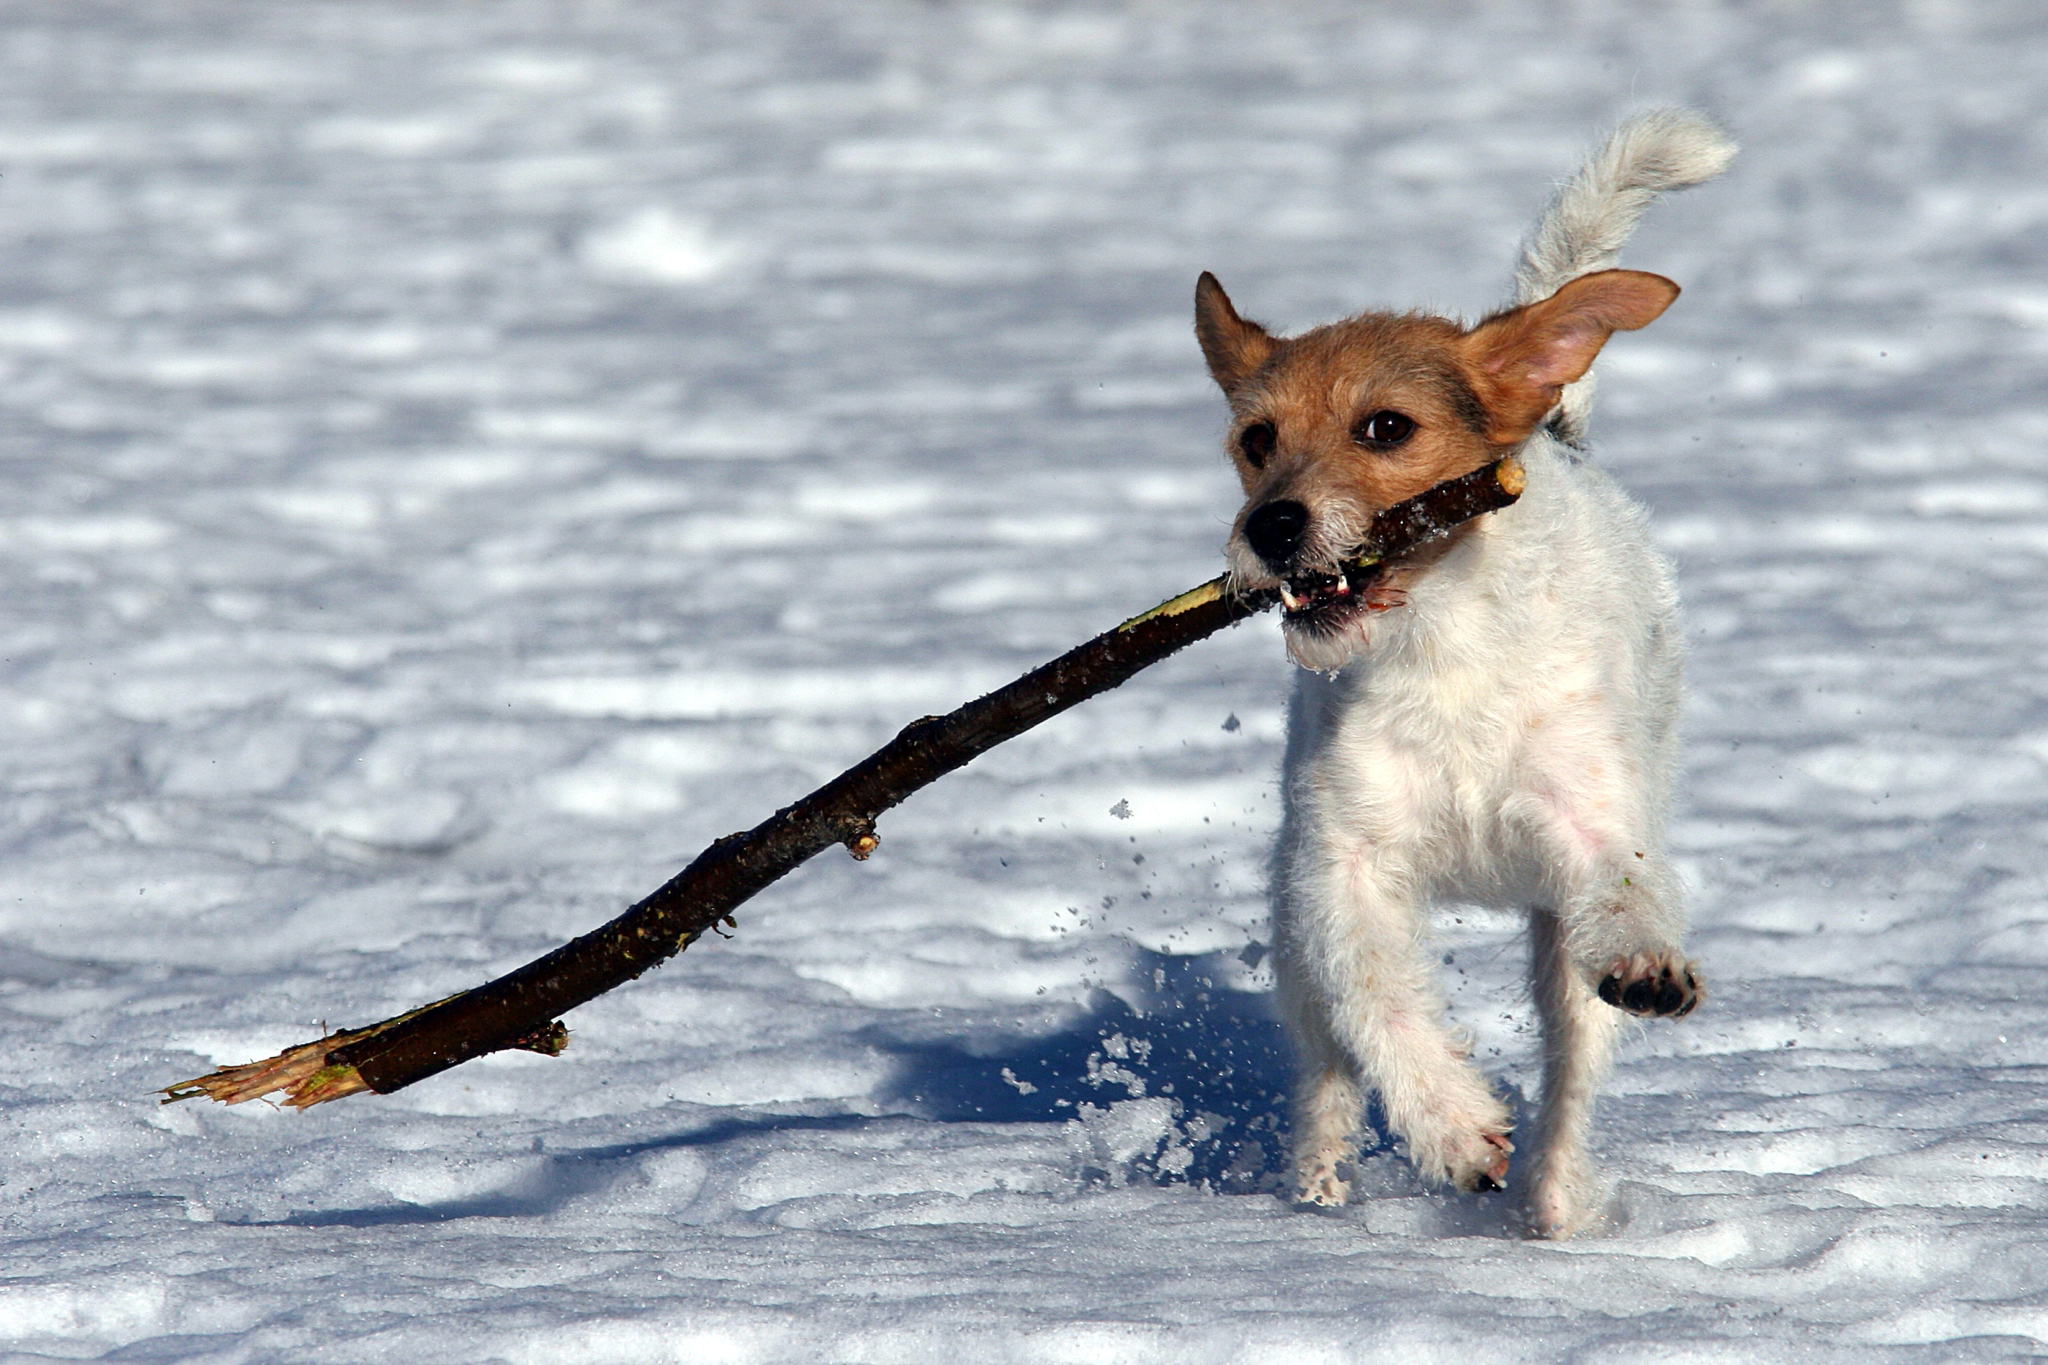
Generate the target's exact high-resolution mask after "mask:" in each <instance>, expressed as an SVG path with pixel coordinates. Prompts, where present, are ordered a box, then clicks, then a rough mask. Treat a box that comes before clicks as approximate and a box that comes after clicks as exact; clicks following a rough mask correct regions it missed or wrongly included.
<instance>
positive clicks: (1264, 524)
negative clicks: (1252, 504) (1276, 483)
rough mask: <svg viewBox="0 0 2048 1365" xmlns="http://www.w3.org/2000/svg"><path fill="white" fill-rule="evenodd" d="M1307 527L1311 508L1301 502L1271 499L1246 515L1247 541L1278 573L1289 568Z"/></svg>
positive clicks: (1245, 536)
mask: <svg viewBox="0 0 2048 1365" xmlns="http://www.w3.org/2000/svg"><path fill="white" fill-rule="evenodd" d="M1307 530H1308V509H1307V508H1306V507H1303V506H1302V505H1301V504H1300V503H1298V502H1269V503H1267V504H1266V505H1265V506H1264V507H1261V508H1259V509H1257V510H1256V511H1254V512H1253V513H1252V514H1251V515H1250V516H1248V517H1246V518H1245V519H1244V538H1245V541H1246V543H1248V544H1249V545H1250V546H1251V547H1252V553H1253V554H1256V555H1257V556H1258V557H1259V558H1260V559H1263V560H1265V561H1266V566H1267V567H1268V568H1270V569H1271V570H1272V571H1273V572H1274V573H1285V572H1287V566H1288V564H1289V563H1290V562H1291V561H1292V560H1293V558H1294V552H1295V551H1296V550H1298V549H1300V548H1301V537H1302V535H1303V534H1304V533H1305V532H1306V531H1307Z"/></svg>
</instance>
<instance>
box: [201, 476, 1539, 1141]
mask: <svg viewBox="0 0 2048 1365" xmlns="http://www.w3.org/2000/svg"><path fill="white" fill-rule="evenodd" d="M1521 492H1522V467H1521V464H1520V463H1519V462H1518V461H1517V460H1515V459H1514V458H1513V457H1512V456H1510V457H1508V458H1507V459H1504V460H1501V461H1499V462H1497V463H1494V464H1490V465H1486V466H1484V467H1482V468H1480V469H1477V470H1474V471H1473V472H1472V473H1470V474H1467V475H1465V476H1464V477H1462V478H1457V479H1452V480H1450V481H1448V482H1446V483H1441V484H1438V485H1437V486H1436V487H1434V488H1432V489H1429V490H1428V491H1427V492H1424V493H1421V494H1418V495H1417V496H1415V497H1413V498H1410V499H1409V500H1408V501H1406V502H1403V503H1400V504H1397V505H1396V506H1394V507H1390V508H1388V509H1387V510H1386V511H1384V512H1382V513H1380V514H1379V515H1378V516H1376V517H1375V518H1373V523H1372V530H1371V532H1370V535H1369V538H1368V540H1367V543H1366V547H1365V549H1364V550H1363V551H1362V552H1361V553H1360V555H1359V556H1358V557H1357V558H1356V559H1354V560H1353V561H1352V562H1351V563H1350V564H1349V565H1347V566H1346V570H1347V572H1346V576H1347V577H1348V578H1351V579H1352V580H1353V582H1354V584H1357V583H1362V582H1363V581H1364V580H1365V579H1366V578H1368V577H1370V576H1371V575H1372V574H1373V573H1375V572H1377V571H1378V568H1379V567H1380V566H1381V565H1382V564H1384V563H1385V562H1387V561H1389V560H1394V559H1398V558H1400V557H1401V556H1403V555H1405V554H1408V553H1409V552H1411V551H1413V550H1414V549H1416V548H1417V547H1418V546H1420V545H1422V544H1424V543H1425V542H1427V541H1430V540H1434V539H1436V538H1437V537H1438V536H1441V535H1443V534H1445V533H1446V532H1448V531H1450V530H1452V529H1453V528H1455V527H1457V526H1459V525H1461V524H1463V523H1464V522H1466V521H1469V520H1471V519H1472V518H1473V517H1476V516H1478V515H1480V514H1481V513H1483V512H1490V511H1494V510H1497V509H1499V508H1502V507H1505V506H1507V505H1508V504H1510V503H1512V502H1513V501H1514V500H1515V499H1516V498H1517V497H1519V496H1520V495H1521ZM1277 600H1278V595H1277V593H1276V592H1274V591H1272V590H1267V591H1264V592H1257V593H1233V592H1231V591H1230V590H1229V587H1228V584H1227V582H1226V580H1225V579H1222V578H1216V579H1212V580H1210V581H1209V582H1207V583H1204V584H1203V585H1202V586H1201V587H1199V588H1195V589H1194V590H1192V591H1190V592H1184V593H1182V594H1181V595H1180V596H1178V597H1176V598H1173V599H1172V600H1171V601H1168V602H1163V603H1161V604H1160V605H1159V606H1156V607H1154V608H1153V609H1152V610H1150V611H1148V612H1146V613H1144V614H1143V615H1142V616H1135V617H1132V618H1131V619H1130V620H1128V621H1126V622H1124V623H1123V624H1122V625H1120V626H1117V627H1116V628H1115V629H1113V630H1110V631H1106V632H1104V633H1103V634H1101V635H1098V636H1096V637H1095V638H1094V639H1092V640H1090V641H1088V643H1086V644H1084V645H1081V646H1079V647H1078V648H1075V649H1072V650H1069V651H1068V652H1067V653H1065V654H1062V655H1061V656H1060V657H1059V658H1057V659H1054V660H1053V661H1052V662H1051V663H1048V664H1045V665H1044V666H1042V667H1040V668H1037V669H1034V670H1032V671H1031V672H1029V673H1027V674H1025V675H1024V676H1023V677H1021V678H1019V679H1017V680H1016V681H1015V682H1013V683H1010V684H1009V685H1008V686H1006V687H1002V688H998V689H997V690H996V691H994V692H991V693H989V694H988V695H987V696H985V697H981V698H978V699H976V700H974V701H971V702H968V703H967V704H966V705H965V706H962V707H961V708H960V709H959V710H957V711H954V712H953V713H952V714H950V715H946V716H927V717H925V718H924V719H922V720H918V721H914V722H912V723H911V724H910V725H908V726H906V727H905V728H904V730H903V731H902V733H900V734H898V735H897V736H896V738H894V739H893V740H891V741H889V743H887V744H885V745H883V746H882V748H880V749H879V750H877V751H876V752H875V753H874V754H872V755H870V756H869V757H868V758H867V759H865V760H863V761H862V762H860V763H858V764H856V765H855V766H853V767H852V768H849V769H848V770H847V771H845V772H844V773H841V774H840V775H839V776H838V777H835V778H833V779H832V780H831V781H830V782H828V783H826V784H825V785H824V786H822V787H820V788H819V789H818V790H816V791H814V792H812V793H811V794H810V795H809V796H806V797H804V798H803V799H802V800H800V801H798V802H796V803H795V804H793V805H789V806H785V807H783V808H782V809H781V810H779V811H777V812H775V814H774V815H772V816H770V817H768V819H766V820H764V821H762V822H761V823H760V824H759V825H756V826H755V827H754V828H753V829H751V830H748V831H747V832H745V833H744V834H732V835H727V836H726V837H725V838H723V839H720V840H718V841H717V842H715V843H713V844H712V845H711V846H710V847H709V848H707V849H705V850H704V852H703V853H701V854H699V855H698V856H697V859H696V861H694V862H692V863H691V864H690V865H689V866H688V867H686V868H684V869H683V871H682V872H680V873H678V874H677V875H676V876H675V877H673V878H672V879H670V880H669V882H668V883H667V884H666V885H664V886H662V887H661V888H660V889H659V890H657V891H656V892H654V894H653V895H651V896H648V897H647V898H646V899H645V900H643V901H641V902H640V903H639V904H637V905H635V906H633V907H632V908H631V909H629V910H627V911H626V912H625V913H624V914H622V915H620V916H619V917H618V918H616V919H614V920H612V921H611V922H610V923H608V924H604V925H602V926H600V927H599V928H597V929H594V930H592V931H591V932H590V933H587V934H585V935H583V936H582V937H581V938H578V939H574V940H572V941H570V942H568V943H565V944H563V945H562V946H561V947H559V948H557V949H555V950H554V951H553V952H551V953H549V954H547V955H546V956H545V957H541V958H538V959H536V960H534V961H533V962H529V963H528V964H527V965H525V966H524V967H521V968H519V969H518V970H516V971H514V972H511V973H508V974H507V975H505V976H501V977H499V978H497V979H496V980H495V981H491V982H488V983H486V984H484V985H482V986H478V987H476V988H475V989H473V990H468V991H464V992H462V993H461V994H459V995H454V996H450V997H449V998H448V999H446V1000H442V1001H438V1002H436V1003H434V1004H431V1005H427V1006H424V1007H422V1008H419V1009H415V1010H411V1011H408V1012H407V1013H405V1014H401V1015H398V1016H397V1017H395V1018H392V1019H387V1020H385V1021H383V1022H382V1023H379V1024H372V1025H370V1026H369V1027H367V1028H359V1029H344V1030H340V1031H338V1032H335V1033H331V1034H329V1035H327V1036H326V1037H324V1038H320V1039H317V1040H315V1041H313V1042H309V1043H301V1044H299V1045H298V1046H296V1047H293V1048H288V1049H286V1050H285V1051H284V1052H282V1053H280V1054H278V1055H277V1056H275V1057H270V1058H266V1059H264V1060H263V1061H260V1062H250V1063H248V1064H246V1065H243V1066H234V1067H223V1068H221V1069H220V1070H218V1071H215V1072H213V1073H212V1074H211V1075H207V1076H201V1077H199V1078H197V1079H195V1080H190V1081H181V1082H179V1083H178V1084H176V1085H172V1086H167V1087H165V1088H164V1090H163V1091H162V1093H163V1094H164V1095H165V1096H166V1099H165V1101H164V1102H165V1103H167V1104H168V1103H170V1102H171V1101H173V1100H183V1099H194V1098H197V1097H199V1096H201V1095H206V1096H211V1097H212V1098H214V1099H217V1100H221V1101H224V1102H225V1103H228V1104H239V1103H241V1102H242V1101H244V1100H250V1099H255V1098H257V1097H258V1096H260V1095H266V1094H270V1093H272V1092H276V1091H282V1092H283V1093H284V1096H285V1099H284V1102H285V1103H286V1104H288V1105H292V1106H294V1107H296V1108H304V1107H306V1106H308V1105H313V1104H319V1103H322V1102H323V1101H326V1100H335V1099H340V1098H342V1097H344V1096H346V1095H353V1094H358V1093H360V1092H362V1091H364V1090H372V1091H375V1092H377V1093H378V1094H390V1093H391V1092H392V1091H394V1090H399V1089H402V1088H404V1087H405V1086H408V1085H411V1084H412V1083H413V1082H415V1081H420V1080H424V1079H426V1078H427V1077H429V1076H432V1075H436V1074H438V1073H439V1072H442V1071H446V1070H447V1069H448V1068H449V1067H452V1066H457V1065H460V1064H461V1063H463V1062H466V1061H468V1060H470V1059H471V1058H473V1057H479V1056H482V1055H483V1054H485V1053H487V1052H498V1051H502V1050H504V1049H507V1048H521V1049H525V1050H527V1051H533V1052H542V1053H546V1054H548V1055H550V1056H553V1055H555V1054H557V1053H559V1052H560V1051H561V1050H562V1048H563V1047H564V1046H566V1045H567V1042H568V1031H567V1030H566V1029H565V1028H564V1027H563V1026H562V1023H561V1021H560V1020H559V1019H557V1018H556V1016H557V1015H560V1014H563V1013H566V1012H567V1011H569V1010H571V1009H574V1008H575V1007H576V1006H578V1005H581V1004H584V1003H585V1002H587V1001H590V1000H592V999H595V998H596V997H597V996H600V995H603V994H604V993H605V992H606V991H609V990H612V989H613V988H615V987H618V986H622V985H624V984H625V983H626V982H628V981H631V980H633V979H634V978H635V977H637V976H639V975H640V974H641V973H643V972H645V971H647V970H648V969H649V968H651V967H654V966H657V965H659V964H660V963H662V962H665V961H667V960H668V959H669V958H671V957H673V956H675V955H676V954H677V953H679V952H681V951H682V950H683V949H685V948H687V947H689V946H690V945H691V944H692V943H694V942H696V940H697V939H698V938H700V937H702V936H703V935H704V933H705V932H706V931H708V930H709V929H711V927H712V926H713V925H716V924H718V923H719V922H720V921H721V920H726V919H727V918H728V917H729V916H730V915H731V914H732V911H733V910H734V909H735V908H736V907H737V906H739V905H740V904H741V903H742V902H743V901H745V900H747V899H748V898H749V897H751V896H753V895H754V894H755V893H757V892H759V891H761V890H763V889H764V888H766V887H767V886H769V885H771V884H772V883H774V882H775V881H777V880H778V879H780V878H781V877H783V876H785V875H786V874H788V873H789V872H791V871H793V870H794V869H795V868H796V867H798V866H799V865H801V864H802V863H804V862H806V861H807V860H809V859H810V858H812V857H814V856H815V855H817V854H818V853H821V852H823V851H824V850H825V849H827V848H829V847H831V846H832V845H833V844H843V845H845V846H846V848H847V850H848V851H849V852H851V853H852V854H853V856H854V857H855V858H862V859H864V858H866V857H867V856H868V855H869V854H870V853H872V852H873V851H874V849H875V847H876V845H877V843H878V842H879V840H878V838H877V836H876V833H875V820H876V818H877V817H878V816H880V815H881V814H882V813H883V812H884V811H886V810H889V809H890V808H891V807H893V806H895V805H897V804H899V803H900V802H902V801H903V800H904V799H905V798H906V797H908V796H910V795H911V793H913V792H915V791H917V790H918V789H920V788H922V787H925V786H927V785H929V784H931V783H932V782H935V781H937V780H938V779H939V778H941V777H943V776H945V775H946V774H947V773H949V772H952V771H953V770H954V769H955V768H958V767H960V766H962V765H963V764H966V763H968V762H969V761H971V760H972V759H974V758H976V757H978V756H980V755H981V754H984V753H987V752H988V751H989V750H990V749H993V748H994V747H995V746H996V745H998V744H1001V743H1002V742H1003V741H1004V740H1007V739H1013V738H1015V737H1016V736H1018V735H1020V734H1023V733H1024V732H1025V731H1026V730H1029V729H1031V728H1032V727H1033V726H1036V725H1038V724H1040V723H1042V722H1044V721H1046V720H1049V719H1051V718H1052V717H1054V716H1056V715H1058V714H1059V713H1060V712H1062V711H1064V710H1066V709H1067V708H1068V707H1070V706H1074V705H1076V704H1078V703H1080V702H1082V701H1085V700H1087V699H1088V698H1089V697H1092V696H1095V695H1096V694H1097V693H1100V692H1106V691H1108V690H1109V689H1111V688H1113V687H1116V686H1118V685H1119V684H1121V683H1123V682H1125V681H1126V680H1127V679H1129V678H1130V677H1131V676H1132V675H1133V674H1135V673H1137V672H1138V671H1139V670H1141V669H1144V668H1147V667H1149V666H1151V665H1152V664H1155V663H1158V662H1159V661H1160V660H1161V659H1164V658H1165V657H1167V656H1168V655H1169V654H1173V653H1175V652H1176V651H1178V650H1180V649H1181V648H1183V647H1185V646H1187V645H1190V644H1193V643H1194V642H1195V641H1196V640H1200V639H1203V638H1204V637H1206V636H1209V635H1213V634H1215V633H1216V632H1217V631H1219V630H1221V629H1223V628H1224V627H1225V626H1228V625H1232V624H1234V623H1236V622H1238V621H1242V620H1244V619H1245V618H1246V617H1248V616H1252V615H1255V614H1257V613H1259V612H1261V611H1264V610H1266V609H1267V608H1269V607H1271V606H1272V605H1274V603H1275V602H1276V601H1277Z"/></svg>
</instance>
